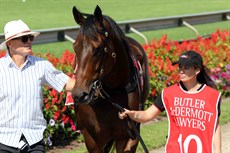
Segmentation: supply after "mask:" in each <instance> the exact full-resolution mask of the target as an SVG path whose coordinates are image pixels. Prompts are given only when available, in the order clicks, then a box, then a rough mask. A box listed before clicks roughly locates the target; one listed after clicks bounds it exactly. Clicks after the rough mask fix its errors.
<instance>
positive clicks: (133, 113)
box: [118, 109, 138, 120]
mask: <svg viewBox="0 0 230 153" xmlns="http://www.w3.org/2000/svg"><path fill="white" fill-rule="evenodd" d="M118 116H119V118H120V119H122V120H123V119H124V118H125V117H130V118H131V119H136V118H137V117H138V111H133V110H128V109H125V111H123V112H118Z"/></svg>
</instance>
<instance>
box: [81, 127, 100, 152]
mask: <svg viewBox="0 0 230 153" xmlns="http://www.w3.org/2000/svg"><path fill="white" fill-rule="evenodd" d="M81 132H82V134H83V136H84V140H85V145H86V148H87V150H88V152H89V153H103V152H104V151H103V149H102V148H100V147H98V145H97V143H96V142H95V140H94V139H93V138H92V136H91V135H90V134H89V132H88V131H87V130H86V129H84V130H82V131H81Z"/></svg>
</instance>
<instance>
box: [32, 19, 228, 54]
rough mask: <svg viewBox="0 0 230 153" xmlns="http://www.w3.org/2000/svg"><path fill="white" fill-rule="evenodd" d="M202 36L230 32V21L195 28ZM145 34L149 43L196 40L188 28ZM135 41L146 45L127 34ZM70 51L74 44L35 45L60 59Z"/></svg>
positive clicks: (131, 34) (136, 37) (39, 49)
mask: <svg viewBox="0 0 230 153" xmlns="http://www.w3.org/2000/svg"><path fill="white" fill-rule="evenodd" d="M194 27H195V28H196V29H197V30H198V32H199V33H200V35H202V36H203V35H208V34H211V33H213V32H215V31H216V30H217V29H222V30H223V29H228V30H230V21H223V22H217V23H211V24H201V25H196V26H194ZM143 34H144V35H145V36H146V37H147V39H148V41H149V42H151V41H152V40H153V39H157V40H158V39H159V38H160V37H161V36H162V35H165V34H167V35H168V39H169V40H184V39H194V38H196V36H195V34H194V33H193V32H192V31H191V30H190V29H188V28H187V27H178V28H171V29H164V30H155V31H148V32H143ZM127 36H130V37H132V38H134V39H136V40H137V41H138V42H140V43H141V44H144V43H145V42H144V40H143V38H141V37H140V36H138V35H136V34H134V33H130V34H127ZM66 49H67V50H69V51H71V52H73V51H74V50H73V46H72V43H71V42H69V41H64V42H56V43H49V44H41V45H33V51H34V52H41V53H47V52H50V53H53V54H54V55H55V56H57V57H60V56H61V55H62V53H63V52H64V50H66Z"/></svg>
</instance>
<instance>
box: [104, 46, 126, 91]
mask: <svg viewBox="0 0 230 153" xmlns="http://www.w3.org/2000/svg"><path fill="white" fill-rule="evenodd" d="M126 49H127V48H126V47H119V46H118V47H117V48H116V51H117V52H116V53H117V57H116V63H115V65H114V66H113V70H112V71H111V73H110V74H109V75H108V77H106V80H105V81H106V84H107V86H110V87H113V88H121V87H125V86H126V85H127V83H128V81H129V75H130V61H129V57H128V56H129V55H128V51H127V50H126Z"/></svg>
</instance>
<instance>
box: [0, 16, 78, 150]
mask: <svg viewBox="0 0 230 153" xmlns="http://www.w3.org/2000/svg"><path fill="white" fill-rule="evenodd" d="M4 33H5V41H4V42H2V43H1V45H0V48H4V47H6V48H7V50H8V52H7V53H6V55H5V56H4V57H2V58H1V59H0V152H1V153H15V152H20V153H21V152H30V153H35V152H36V153H43V152H45V147H44V146H45V145H44V141H43V132H44V130H45V128H46V120H45V119H44V117H43V113H42V106H43V96H42V86H43V85H45V84H46V85H49V86H51V87H53V88H54V89H56V90H57V91H59V92H60V91H62V89H65V90H67V91H71V90H72V89H73V87H74V84H75V80H74V79H71V78H69V77H68V76H67V75H65V74H64V73H63V72H61V71H59V70H57V69H55V68H54V66H53V65H52V64H51V63H50V62H49V61H47V60H44V59H41V58H38V57H35V56H32V54H31V53H32V49H31V47H32V41H33V39H34V38H35V37H36V36H38V35H39V32H33V31H31V30H30V29H29V27H28V26H27V25H26V24H25V23H24V22H23V21H22V20H17V21H10V22H8V23H7V24H6V25H5V27H4Z"/></svg>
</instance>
